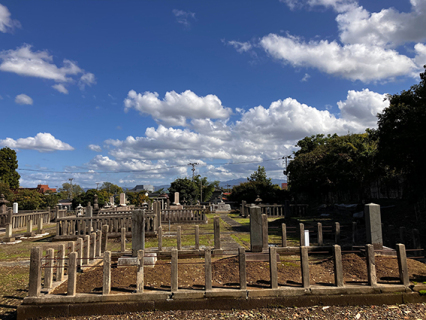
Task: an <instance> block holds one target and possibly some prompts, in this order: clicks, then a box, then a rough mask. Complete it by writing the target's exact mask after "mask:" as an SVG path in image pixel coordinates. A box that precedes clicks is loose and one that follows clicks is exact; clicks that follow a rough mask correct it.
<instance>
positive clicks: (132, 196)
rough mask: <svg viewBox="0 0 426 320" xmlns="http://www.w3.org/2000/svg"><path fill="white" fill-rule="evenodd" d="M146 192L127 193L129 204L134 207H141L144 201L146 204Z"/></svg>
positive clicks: (147, 198) (147, 199)
mask: <svg viewBox="0 0 426 320" xmlns="http://www.w3.org/2000/svg"><path fill="white" fill-rule="evenodd" d="M145 193H146V191H144V190H142V191H138V192H127V193H126V197H127V200H128V201H129V203H130V204H133V205H135V206H141V205H142V204H143V203H144V202H145V201H146V202H147V203H148V201H149V200H150V199H149V197H148V196H146V195H145Z"/></svg>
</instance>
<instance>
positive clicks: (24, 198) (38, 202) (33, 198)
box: [13, 189, 44, 210]
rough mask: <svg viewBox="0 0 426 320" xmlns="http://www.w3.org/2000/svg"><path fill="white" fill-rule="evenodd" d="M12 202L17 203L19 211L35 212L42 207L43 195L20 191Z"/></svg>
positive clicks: (32, 191) (33, 191)
mask: <svg viewBox="0 0 426 320" xmlns="http://www.w3.org/2000/svg"><path fill="white" fill-rule="evenodd" d="M13 201H14V202H17V203H18V208H19V209H21V210H36V209H38V208H41V207H43V204H44V201H43V195H42V194H41V193H39V192H37V191H36V190H28V189H21V190H18V193H17V194H15V196H14V199H13Z"/></svg>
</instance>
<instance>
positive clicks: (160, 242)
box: [157, 226, 163, 251]
mask: <svg viewBox="0 0 426 320" xmlns="http://www.w3.org/2000/svg"><path fill="white" fill-rule="evenodd" d="M157 237H158V251H163V228H162V227H161V226H160V227H158V230H157Z"/></svg>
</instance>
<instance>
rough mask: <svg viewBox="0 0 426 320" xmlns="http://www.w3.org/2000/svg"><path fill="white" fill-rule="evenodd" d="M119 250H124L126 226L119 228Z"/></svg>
mask: <svg viewBox="0 0 426 320" xmlns="http://www.w3.org/2000/svg"><path fill="white" fill-rule="evenodd" d="M121 252H123V253H124V252H126V228H121Z"/></svg>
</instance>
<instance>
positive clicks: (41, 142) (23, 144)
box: [0, 132, 74, 152]
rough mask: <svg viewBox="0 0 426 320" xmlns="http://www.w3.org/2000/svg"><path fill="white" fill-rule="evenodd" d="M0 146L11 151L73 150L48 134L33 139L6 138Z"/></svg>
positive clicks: (0, 141) (0, 142)
mask: <svg viewBox="0 0 426 320" xmlns="http://www.w3.org/2000/svg"><path fill="white" fill-rule="evenodd" d="M0 145H1V146H5V147H9V148H12V149H29V150H37V151H39V152H51V151H64V150H74V148H73V147H71V146H70V145H69V144H68V143H65V142H62V141H61V140H58V139H56V138H55V137H54V136H53V135H51V134H50V133H41V132H40V133H38V134H37V135H36V136H35V137H28V138H20V139H17V140H14V139H12V138H6V139H4V140H0Z"/></svg>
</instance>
